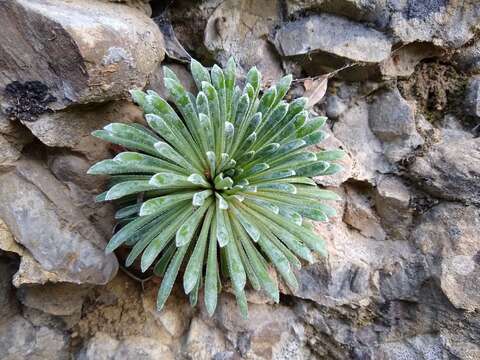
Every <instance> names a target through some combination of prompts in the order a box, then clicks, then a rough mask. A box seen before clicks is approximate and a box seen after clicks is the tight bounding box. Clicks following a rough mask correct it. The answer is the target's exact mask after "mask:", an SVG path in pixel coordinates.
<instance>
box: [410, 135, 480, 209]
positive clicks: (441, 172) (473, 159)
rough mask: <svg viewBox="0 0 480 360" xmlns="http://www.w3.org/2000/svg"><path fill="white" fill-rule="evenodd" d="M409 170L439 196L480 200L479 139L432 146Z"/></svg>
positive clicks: (422, 184)
mask: <svg viewBox="0 0 480 360" xmlns="http://www.w3.org/2000/svg"><path fill="white" fill-rule="evenodd" d="M410 171H411V176H412V177H413V178H414V179H415V180H416V181H418V183H419V185H420V186H421V187H422V188H424V189H425V190H426V191H428V192H429V193H431V194H433V195H435V196H437V197H439V198H443V199H448V200H463V201H465V202H472V203H474V204H479V203H480V183H479V181H478V179H479V177H480V139H479V138H475V139H460V140H457V141H449V142H444V143H442V144H439V145H436V146H432V148H431V149H430V150H429V151H428V152H427V153H426V154H425V155H424V156H422V157H418V158H416V159H415V162H413V164H412V166H411V170H410Z"/></svg>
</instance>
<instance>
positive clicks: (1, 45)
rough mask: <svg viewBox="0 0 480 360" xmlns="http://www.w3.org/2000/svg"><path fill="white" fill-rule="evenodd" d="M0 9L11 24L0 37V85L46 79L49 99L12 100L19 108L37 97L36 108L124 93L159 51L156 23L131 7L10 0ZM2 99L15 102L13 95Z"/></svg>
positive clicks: (143, 77) (91, 1)
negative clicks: (1, 66) (0, 56)
mask: <svg viewBox="0 0 480 360" xmlns="http://www.w3.org/2000/svg"><path fill="white" fill-rule="evenodd" d="M0 8H1V11H0V14H1V17H0V22H1V23H3V24H10V25H9V26H6V27H5V29H4V30H5V31H6V33H4V36H3V37H2V39H1V40H0V49H2V54H4V55H3V56H2V62H3V64H4V65H3V71H2V75H1V76H0V87H1V88H4V87H5V86H6V85H8V84H10V83H11V82H12V79H15V80H16V81H19V82H21V83H23V82H25V81H32V80H34V81H39V82H40V83H35V85H36V86H37V87H36V89H37V90H40V88H39V86H40V85H41V84H43V85H44V86H46V92H47V93H48V94H49V95H51V96H50V97H49V98H48V100H47V98H44V99H30V98H24V97H22V96H20V97H18V99H19V101H20V105H25V107H27V105H29V104H28V101H36V102H35V104H34V105H35V106H37V107H36V108H37V109H38V110H41V111H40V112H42V111H45V110H46V109H48V108H54V109H59V108H63V107H65V106H67V105H68V104H71V103H89V102H101V101H106V100H110V99H115V98H119V97H124V96H125V95H126V94H127V90H129V89H131V88H134V87H143V86H144V85H145V84H146V82H147V77H148V76H149V75H150V73H151V72H152V71H153V70H154V69H155V67H156V65H157V64H158V62H159V61H161V60H162V58H163V54H164V50H163V39H162V35H161V33H160V31H159V29H158V27H157V26H156V25H155V23H154V22H153V21H152V20H151V19H149V18H148V17H147V16H146V15H145V14H144V13H143V12H141V11H138V10H136V9H134V8H132V7H126V6H123V5H120V4H114V3H110V2H102V1H97V0H86V1H81V2H64V1H58V0H49V1H39V0H34V1H30V0H28V1H27V0H15V1H7V2H2V3H1V4H0ZM19 58H21V59H22V61H21V62H18V59H19ZM17 90H19V91H20V92H21V91H22V89H21V88H19V89H17ZM17 95H20V93H17ZM6 102H7V103H8V104H10V105H12V106H13V107H14V108H15V107H16V106H17V105H18V104H16V103H15V96H14V95H13V98H12V96H10V98H6ZM31 104H32V103H30V105H31ZM7 106H9V105H7ZM35 106H33V107H32V106H31V107H30V108H29V109H30V110H32V109H33V108H35ZM27 108H28V107H27ZM14 110H15V113H16V115H17V117H20V118H22V117H23V115H25V116H27V117H29V116H31V114H28V113H26V112H25V111H26V110H25V109H23V110H22V108H21V107H18V106H17V107H16V108H15V109H14Z"/></svg>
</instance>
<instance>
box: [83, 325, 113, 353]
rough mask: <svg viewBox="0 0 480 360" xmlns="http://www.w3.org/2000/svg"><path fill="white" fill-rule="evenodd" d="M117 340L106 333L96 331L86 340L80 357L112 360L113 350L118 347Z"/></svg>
mask: <svg viewBox="0 0 480 360" xmlns="http://www.w3.org/2000/svg"><path fill="white" fill-rule="evenodd" d="M118 344H119V341H118V340H116V339H114V338H112V337H111V336H109V335H108V334H106V333H103V332H100V331H99V332H97V333H96V334H95V336H94V337H93V338H91V339H90V340H89V341H88V344H87V346H86V349H85V352H84V354H82V356H81V357H80V359H82V360H83V359H84V360H96V359H98V360H114V359H115V351H116V349H117V348H118Z"/></svg>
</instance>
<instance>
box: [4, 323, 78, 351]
mask: <svg viewBox="0 0 480 360" xmlns="http://www.w3.org/2000/svg"><path fill="white" fill-rule="evenodd" d="M0 354H2V359H5V360H24V359H26V360H30V359H31V360H37V359H52V360H67V359H68V358H69V353H68V342H67V338H66V337H65V336H64V335H63V334H61V333H59V332H58V331H56V330H53V329H50V328H48V327H44V326H41V327H39V328H35V327H34V326H33V325H32V324H31V323H30V322H28V321H27V320H25V319H24V318H23V317H21V316H19V315H16V316H15V317H13V318H12V319H11V320H9V321H8V322H7V323H6V324H3V325H0Z"/></svg>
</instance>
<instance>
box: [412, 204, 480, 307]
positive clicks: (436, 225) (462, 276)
mask: <svg viewBox="0 0 480 360" xmlns="http://www.w3.org/2000/svg"><path fill="white" fill-rule="evenodd" d="M479 226H480V210H479V209H478V208H476V207H475V206H467V207H465V206H462V205H461V204H458V203H442V204H439V205H437V206H435V207H433V208H432V209H431V210H429V211H428V212H427V213H426V214H424V215H423V216H422V218H421V219H420V224H419V225H418V226H417V227H416V228H415V230H414V231H413V233H412V237H413V239H414V241H415V242H416V244H417V246H418V247H419V249H420V250H421V251H422V252H423V253H424V254H425V255H426V256H427V259H429V264H430V269H429V271H430V273H431V274H432V276H434V277H435V278H436V279H437V280H438V282H439V284H440V287H441V289H442V291H443V292H444V294H445V295H446V296H447V298H448V299H449V300H450V302H451V303H452V304H453V305H454V306H455V307H457V308H459V309H465V310H468V311H473V310H476V309H478V308H480V285H479V283H478V277H479V276H480V265H479V264H478V260H477V257H478V249H479V246H480V238H479V236H478V229H479Z"/></svg>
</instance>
